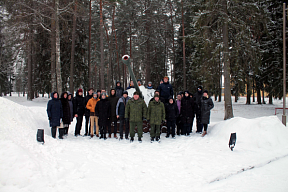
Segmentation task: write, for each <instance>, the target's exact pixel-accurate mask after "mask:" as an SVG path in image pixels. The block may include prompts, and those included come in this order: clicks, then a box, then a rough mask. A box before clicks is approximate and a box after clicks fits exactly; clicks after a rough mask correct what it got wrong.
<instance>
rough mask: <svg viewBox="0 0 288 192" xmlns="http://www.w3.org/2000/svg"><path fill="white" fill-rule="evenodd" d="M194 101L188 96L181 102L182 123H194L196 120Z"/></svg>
mask: <svg viewBox="0 0 288 192" xmlns="http://www.w3.org/2000/svg"><path fill="white" fill-rule="evenodd" d="M194 108H195V106H194V100H193V99H192V98H191V97H190V96H188V97H185V96H184V97H183V98H182V100H181V113H180V115H181V122H182V123H189V124H190V123H192V121H193V119H194V110H195V109H194Z"/></svg>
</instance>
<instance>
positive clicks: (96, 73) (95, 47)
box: [94, 44, 100, 91]
mask: <svg viewBox="0 0 288 192" xmlns="http://www.w3.org/2000/svg"><path fill="white" fill-rule="evenodd" d="M96 53H97V49H96V44H95V58H96V56H97V54H96ZM97 83H99V82H97V64H96V62H95V85H94V86H95V91H96V87H99V86H100V84H99V85H97Z"/></svg>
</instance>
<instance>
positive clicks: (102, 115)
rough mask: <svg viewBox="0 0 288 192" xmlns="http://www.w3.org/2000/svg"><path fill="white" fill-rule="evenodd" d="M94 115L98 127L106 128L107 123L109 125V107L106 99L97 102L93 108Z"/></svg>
mask: <svg viewBox="0 0 288 192" xmlns="http://www.w3.org/2000/svg"><path fill="white" fill-rule="evenodd" d="M95 115H96V116H97V117H98V118H99V119H98V125H99V126H100V127H106V126H107V125H108V123H110V122H109V118H110V115H111V107H110V102H109V101H108V100H107V98H105V99H100V101H98V102H97V104H96V107H95Z"/></svg>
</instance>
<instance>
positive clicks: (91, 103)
mask: <svg viewBox="0 0 288 192" xmlns="http://www.w3.org/2000/svg"><path fill="white" fill-rule="evenodd" d="M99 100H100V99H98V98H97V93H96V92H95V93H94V94H93V97H92V98H91V99H89V101H88V103H87V105H86V108H87V109H88V110H90V122H91V129H90V136H91V138H92V137H93V133H94V123H95V124H96V136H97V137H99V125H98V117H97V116H96V115H95V107H96V104H97V102H98V101H99Z"/></svg>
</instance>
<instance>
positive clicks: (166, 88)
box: [158, 82, 173, 100]
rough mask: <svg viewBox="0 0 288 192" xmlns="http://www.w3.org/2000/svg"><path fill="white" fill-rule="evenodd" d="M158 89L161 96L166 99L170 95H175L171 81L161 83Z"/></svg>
mask: <svg viewBox="0 0 288 192" xmlns="http://www.w3.org/2000/svg"><path fill="white" fill-rule="evenodd" d="M158 89H159V91H160V97H162V98H164V99H165V100H166V99H168V98H169V97H170V96H172V97H173V87H172V85H171V84H170V83H169V82H167V83H165V82H164V83H162V84H161V85H159V87H158Z"/></svg>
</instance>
